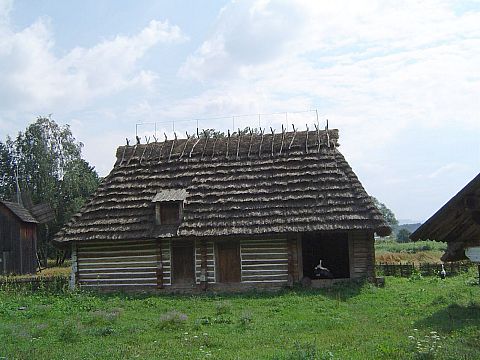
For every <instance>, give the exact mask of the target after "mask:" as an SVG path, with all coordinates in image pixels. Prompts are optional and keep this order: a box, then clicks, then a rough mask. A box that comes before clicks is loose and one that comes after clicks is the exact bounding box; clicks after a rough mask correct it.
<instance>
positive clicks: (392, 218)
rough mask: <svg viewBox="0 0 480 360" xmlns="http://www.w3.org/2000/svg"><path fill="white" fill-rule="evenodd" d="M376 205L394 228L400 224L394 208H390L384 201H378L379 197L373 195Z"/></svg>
mask: <svg viewBox="0 0 480 360" xmlns="http://www.w3.org/2000/svg"><path fill="white" fill-rule="evenodd" d="M371 198H372V201H373V203H374V205H375V206H376V207H377V209H378V211H380V212H381V213H382V215H383V217H384V218H385V221H386V222H387V224H388V225H389V226H390V227H391V228H392V230H393V229H395V228H396V227H397V226H398V220H397V218H396V217H395V214H394V213H393V211H392V210H390V209H389V208H388V207H387V206H386V205H385V204H384V203H381V202H380V201H378V199H377V198H375V197H373V196H371Z"/></svg>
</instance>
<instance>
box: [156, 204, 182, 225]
mask: <svg viewBox="0 0 480 360" xmlns="http://www.w3.org/2000/svg"><path fill="white" fill-rule="evenodd" d="M181 207H182V206H181V203H180V202H161V203H157V204H156V223H157V225H174V224H179V223H180V220H181Z"/></svg>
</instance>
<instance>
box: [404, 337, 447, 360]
mask: <svg viewBox="0 0 480 360" xmlns="http://www.w3.org/2000/svg"><path fill="white" fill-rule="evenodd" d="M413 331H414V334H413V335H410V336H409V337H408V338H409V340H410V341H411V342H412V347H413V351H414V354H415V358H416V359H422V360H427V359H435V357H436V355H437V353H438V351H439V350H440V349H441V348H442V346H441V345H440V343H441V340H442V337H440V336H439V335H438V334H437V332H436V331H430V333H429V334H427V335H424V336H422V335H420V334H419V331H418V329H413Z"/></svg>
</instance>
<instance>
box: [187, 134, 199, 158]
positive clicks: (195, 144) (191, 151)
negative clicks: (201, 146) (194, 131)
mask: <svg viewBox="0 0 480 360" xmlns="http://www.w3.org/2000/svg"><path fill="white" fill-rule="evenodd" d="M199 142H200V137H198V138H197V141H195V143H194V144H193V146H192V148H191V149H190V153H189V154H188V157H189V158H191V157H192V154H193V150H194V149H195V146H197V144H198V143H199Z"/></svg>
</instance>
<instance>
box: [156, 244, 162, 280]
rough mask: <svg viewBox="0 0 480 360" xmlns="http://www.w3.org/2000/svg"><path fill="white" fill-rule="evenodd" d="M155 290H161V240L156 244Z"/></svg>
mask: <svg viewBox="0 0 480 360" xmlns="http://www.w3.org/2000/svg"><path fill="white" fill-rule="evenodd" d="M157 289H163V261H162V240H159V241H158V243H157Z"/></svg>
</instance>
